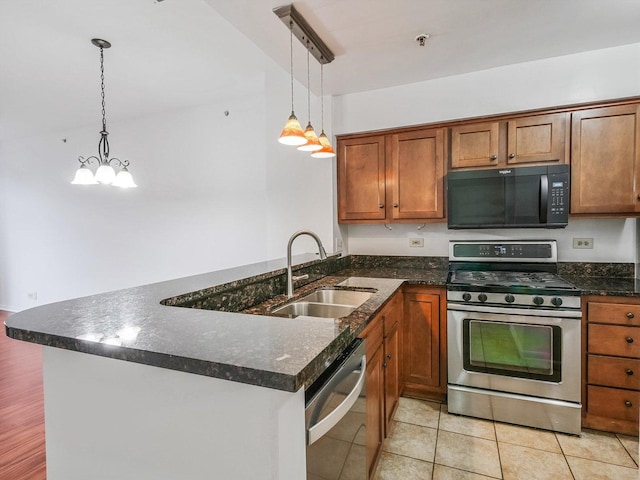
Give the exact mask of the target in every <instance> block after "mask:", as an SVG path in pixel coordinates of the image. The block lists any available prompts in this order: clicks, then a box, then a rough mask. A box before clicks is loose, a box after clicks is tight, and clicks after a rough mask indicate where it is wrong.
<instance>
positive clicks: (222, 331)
mask: <svg viewBox="0 0 640 480" xmlns="http://www.w3.org/2000/svg"><path fill="white" fill-rule="evenodd" d="M294 265H295V268H294V269H295V270H296V271H298V270H300V269H306V270H305V271H306V272H309V273H310V274H311V275H310V277H311V279H310V280H309V283H308V284H307V285H303V286H299V287H298V288H296V290H295V294H296V296H295V298H299V297H301V296H304V295H306V294H307V293H309V292H310V291H312V290H315V289H318V288H321V287H331V288H348V289H356V290H362V289H364V290H370V291H373V292H374V293H373V295H372V296H371V298H369V300H367V301H366V302H365V303H364V304H362V305H361V306H360V307H359V308H358V309H356V310H355V311H354V312H353V313H352V314H350V315H348V316H347V317H344V318H340V319H322V318H315V317H305V316H299V317H296V318H293V319H290V318H285V317H284V316H278V315H274V314H273V313H272V309H273V307H274V306H279V305H281V304H283V303H287V302H288V301H289V299H287V297H286V295H283V294H282V293H281V292H283V291H284V285H283V281H284V278H285V277H284V275H285V267H286V262H285V260H284V259H280V260H275V261H270V262H261V263H256V264H252V265H247V266H242V267H237V268H233V269H228V270H223V271H218V272H212V273H207V274H202V275H194V276H190V277H185V278H181V279H176V280H170V281H166V282H159V283H154V284H150V285H145V286H140V287H133V288H128V289H123V290H118V291H114V292H109V293H104V294H100V295H93V296H89V297H83V298H78V299H74V300H67V301H63V302H58V303H53V304H49V305H43V306H40V307H36V308H32V309H29V310H25V311H23V312H20V313H17V314H13V315H11V316H9V318H8V319H7V320H6V321H5V324H6V333H7V335H8V336H9V337H12V338H15V339H17V340H23V341H28V342H33V343H39V344H42V345H47V346H52V347H58V348H63V349H68V350H74V351H78V352H82V353H87V354H92V355H100V356H105V357H110V358H115V359H120V360H126V361H130V362H136V363H142V364H146V365H153V366H157V367H161V368H168V369H173V370H178V371H184V372H189V373H194V374H199V375H205V376H210V377H216V378H222V379H225V380H231V381H236V382H241V383H247V384H251V385H257V386H262V387H268V388H274V389H278V390H284V391H289V392H295V391H297V390H299V389H300V388H302V387H304V386H307V385H309V384H310V383H312V382H313V381H314V380H315V379H316V378H317V377H318V376H319V375H320V373H322V371H323V370H324V369H325V368H326V365H327V364H328V363H330V362H331V361H333V360H334V359H335V358H336V357H337V356H338V355H339V354H340V352H342V350H344V348H345V347H346V346H347V345H348V344H349V343H350V342H351V341H353V339H354V338H356V337H357V335H358V334H359V333H360V332H361V331H362V329H363V328H364V327H365V326H366V324H367V323H368V322H369V321H370V320H371V319H372V318H374V316H375V314H376V313H377V312H378V311H380V309H381V308H382V307H383V306H384V304H385V303H386V302H387V301H388V300H389V298H391V296H392V295H393V294H394V293H395V292H396V291H397V290H398V289H399V288H400V287H401V286H402V285H403V284H409V285H429V286H435V287H444V286H445V285H446V281H447V275H448V269H447V259H446V257H442V258H441V257H430V258H418V257H376V256H352V257H341V256H339V255H333V256H331V257H330V258H329V259H328V260H326V261H324V262H322V261H318V260H317V258H316V256H315V255H303V256H297V257H295V259H294ZM575 267H576V265H569V266H566V268H565V271H564V272H562V276H563V277H564V278H565V279H567V280H568V281H570V282H571V283H573V284H574V285H576V286H577V287H578V288H579V289H580V290H581V292H582V294H583V295H616V296H628V297H640V280H637V279H634V278H632V277H614V276H605V275H602V276H586V275H583V274H581V273H583V272H584V271H592V270H585V269H583V268H582V266H580V268H575ZM323 269H327V270H326V271H324V270H323ZM234 289H235V290H234ZM232 291H233V292H234V293H229V292H232ZM257 297H260V298H262V300H261V301H259V302H257V301H255V298H257ZM176 305H181V306H176ZM243 305H245V306H243ZM185 307H192V308H185ZM234 309H235V310H234ZM222 310H232V311H222Z"/></svg>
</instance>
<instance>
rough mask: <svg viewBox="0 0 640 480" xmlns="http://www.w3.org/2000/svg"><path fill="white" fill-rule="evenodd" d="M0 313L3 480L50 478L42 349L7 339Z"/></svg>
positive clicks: (0, 474)
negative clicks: (45, 439) (45, 427)
mask: <svg viewBox="0 0 640 480" xmlns="http://www.w3.org/2000/svg"><path fill="white" fill-rule="evenodd" d="M8 315H9V314H8V313H7V312H3V311H0V325H2V332H0V480H18V479H20V480H42V479H46V478H47V473H46V466H45V441H44V397H43V391H42V347H41V346H40V345H35V344H32V343H26V342H19V341H16V340H13V339H11V338H9V337H7V336H6V334H5V330H4V320H5V319H6V318H7V316H8Z"/></svg>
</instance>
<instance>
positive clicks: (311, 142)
mask: <svg viewBox="0 0 640 480" xmlns="http://www.w3.org/2000/svg"><path fill="white" fill-rule="evenodd" d="M304 136H305V138H306V139H307V143H305V144H304V145H300V146H299V147H298V150H301V151H303V152H315V151H316V150H320V149H321V148H322V145H321V144H320V140H319V139H318V135H316V131H315V130H314V129H313V127H312V126H311V122H309V123H307V128H305V129H304Z"/></svg>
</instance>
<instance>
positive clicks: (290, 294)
mask: <svg viewBox="0 0 640 480" xmlns="http://www.w3.org/2000/svg"><path fill="white" fill-rule="evenodd" d="M300 235H309V236H310V237H311V238H313V239H314V240H315V241H316V243H317V244H318V252H319V253H320V260H324V259H325V258H327V252H326V251H325V249H324V247H323V246H322V242H321V241H320V237H318V235H316V234H315V233H313V232H308V231H306V230H300V231H299V232H296V233H294V234H293V235H291V238H290V239H289V243H288V244H287V296H288V297H289V298H291V297H293V281H294V280H302V279H305V278H309V275H301V276H299V277H294V276H293V274H292V271H291V246H292V245H293V241H294V240H295V239H296V238H298V237H299V236H300Z"/></svg>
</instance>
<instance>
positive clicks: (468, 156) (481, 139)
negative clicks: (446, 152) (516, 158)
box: [451, 122, 500, 168]
mask: <svg viewBox="0 0 640 480" xmlns="http://www.w3.org/2000/svg"><path fill="white" fill-rule="evenodd" d="M499 126H500V125H499V123H498V122H488V123H473V124H471V125H459V126H457V127H452V128H451V167H452V168H465V167H490V166H497V165H498V152H499V145H498V141H499V132H500V129H499Z"/></svg>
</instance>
